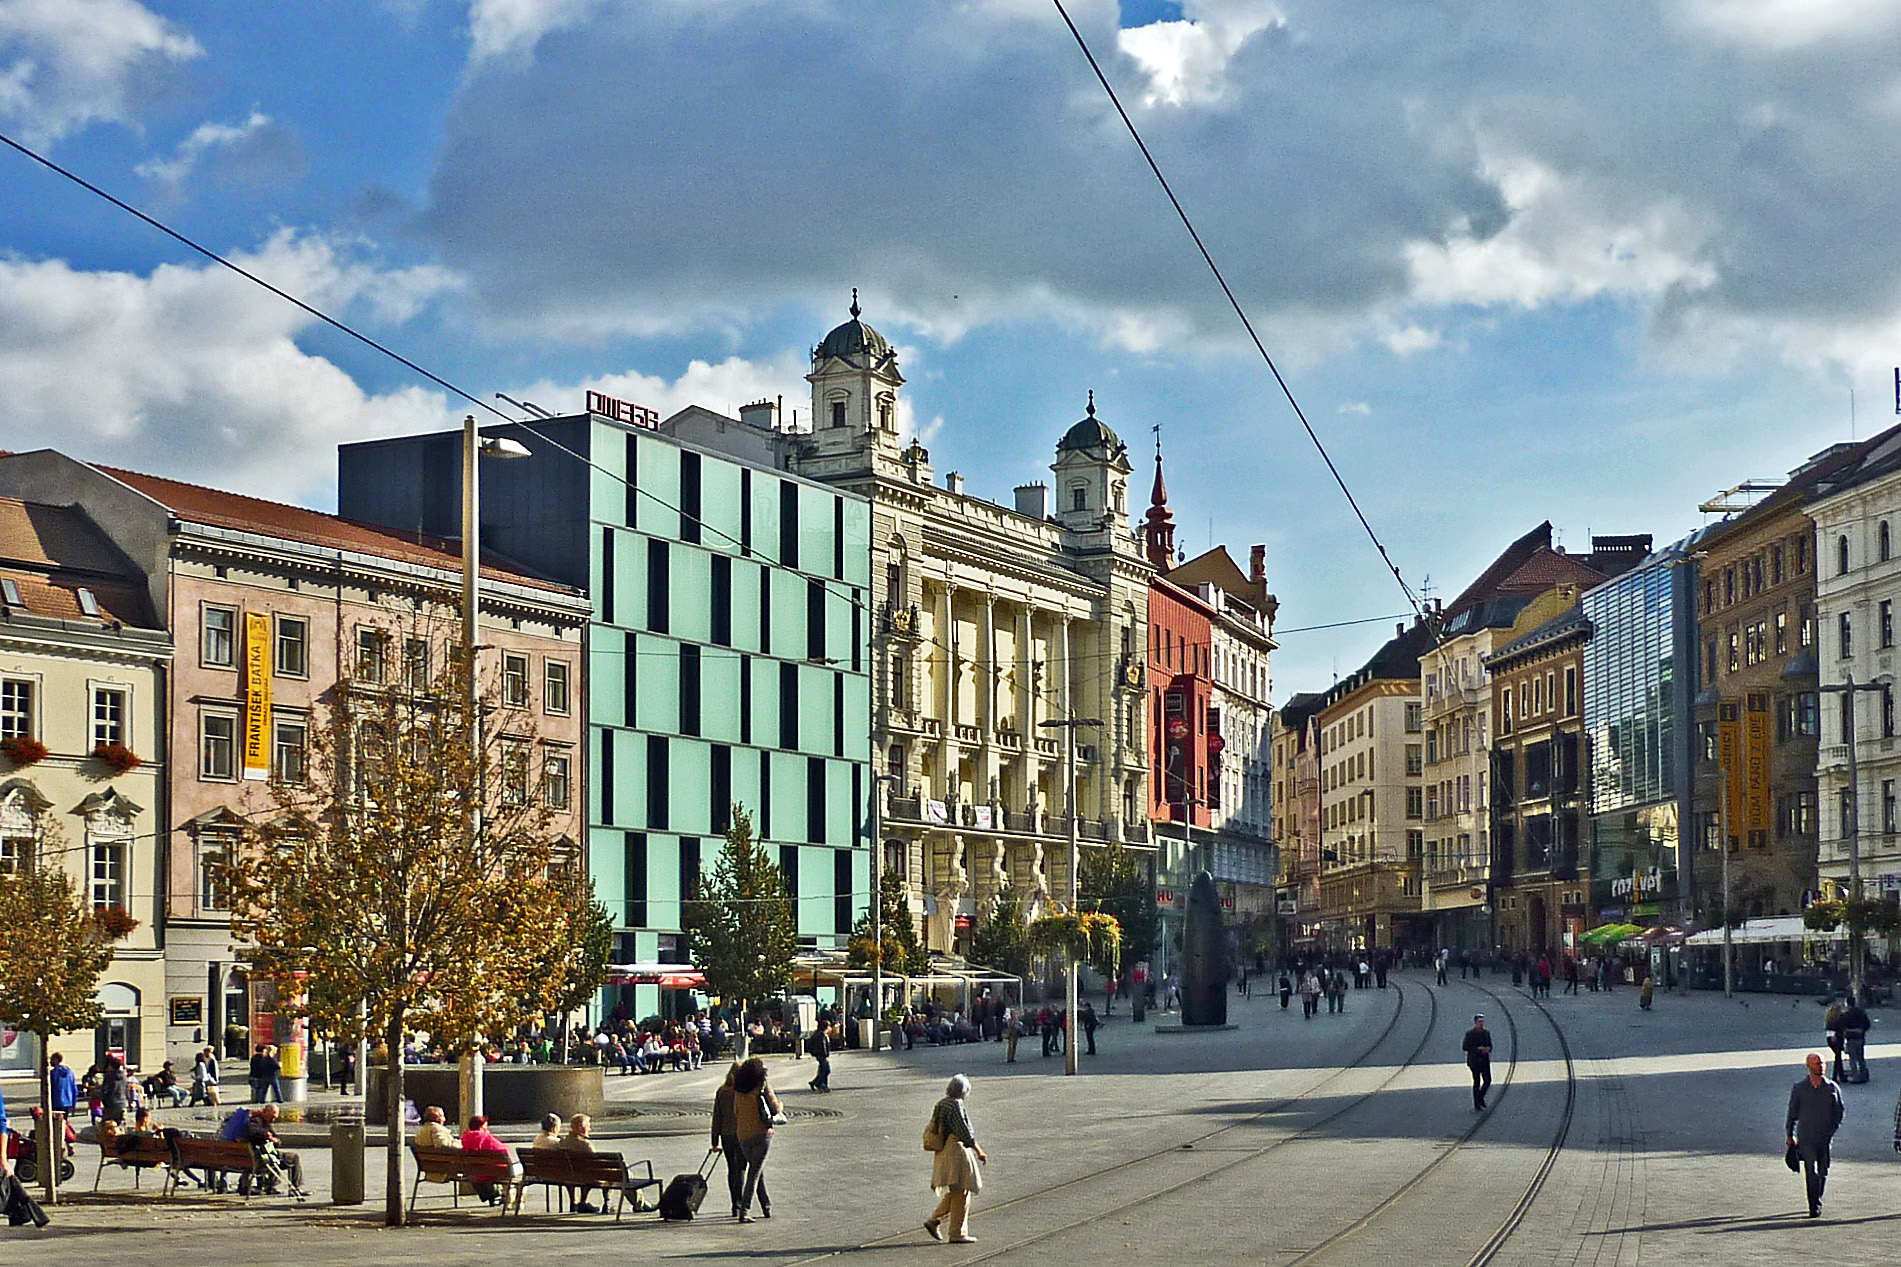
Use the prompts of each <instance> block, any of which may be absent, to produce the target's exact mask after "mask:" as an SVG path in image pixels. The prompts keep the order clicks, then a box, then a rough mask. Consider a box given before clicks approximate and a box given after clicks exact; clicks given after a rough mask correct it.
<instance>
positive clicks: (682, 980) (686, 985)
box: [659, 972, 706, 990]
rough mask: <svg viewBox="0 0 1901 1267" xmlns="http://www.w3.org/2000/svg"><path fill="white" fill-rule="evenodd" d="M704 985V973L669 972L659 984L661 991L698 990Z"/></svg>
mask: <svg viewBox="0 0 1901 1267" xmlns="http://www.w3.org/2000/svg"><path fill="white" fill-rule="evenodd" d="M705 984H706V974H705V973H704V972H669V973H666V974H665V975H663V976H662V977H661V978H660V982H659V985H660V988H661V989H662V990H698V989H700V988H701V987H703V986H704V985H705Z"/></svg>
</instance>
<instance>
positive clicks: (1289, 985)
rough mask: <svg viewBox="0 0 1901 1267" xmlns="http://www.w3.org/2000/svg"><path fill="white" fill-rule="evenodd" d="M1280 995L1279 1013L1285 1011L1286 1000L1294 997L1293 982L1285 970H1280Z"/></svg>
mask: <svg viewBox="0 0 1901 1267" xmlns="http://www.w3.org/2000/svg"><path fill="white" fill-rule="evenodd" d="M1280 995H1281V1011H1283V1012H1285V1011H1286V1010H1287V1003H1288V1000H1290V999H1292V998H1293V997H1294V982H1293V979H1292V978H1291V977H1289V976H1288V975H1287V969H1285V968H1282V969H1281V979H1280Z"/></svg>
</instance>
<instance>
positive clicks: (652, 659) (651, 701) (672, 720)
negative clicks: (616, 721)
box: [628, 634, 680, 752]
mask: <svg viewBox="0 0 1901 1267" xmlns="http://www.w3.org/2000/svg"><path fill="white" fill-rule="evenodd" d="M628 636H629V637H631V638H633V639H635V645H636V647H637V648H638V649H639V653H640V665H639V668H638V670H637V672H638V674H639V678H638V680H637V681H636V682H635V691H634V706H635V708H636V709H637V710H638V715H637V716H636V717H635V718H634V725H636V726H638V727H639V728H640V729H642V730H645V731H650V732H652V733H654V734H659V735H672V734H677V733H678V732H679V729H680V644H679V643H677V642H675V641H673V639H671V638H660V637H655V636H654V635H652V634H630V635H628ZM642 751H643V752H644V751H645V749H644V748H643V749H642Z"/></svg>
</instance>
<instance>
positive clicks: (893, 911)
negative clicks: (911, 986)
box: [846, 871, 931, 977]
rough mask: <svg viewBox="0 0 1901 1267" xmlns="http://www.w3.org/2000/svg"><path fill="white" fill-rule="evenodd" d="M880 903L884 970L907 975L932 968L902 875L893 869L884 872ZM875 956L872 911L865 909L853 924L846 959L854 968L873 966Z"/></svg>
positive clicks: (879, 915)
mask: <svg viewBox="0 0 1901 1267" xmlns="http://www.w3.org/2000/svg"><path fill="white" fill-rule="evenodd" d="M878 907H879V909H878V918H879V920H880V921H881V923H882V927H880V928H879V930H878V931H879V933H880V934H881V936H882V938H883V940H884V970H885V971H886V972H890V973H895V974H897V975H899V976H905V977H915V976H921V975H922V974H924V973H926V972H929V971H930V970H931V955H930V952H929V951H927V950H925V949H924V943H923V942H921V941H919V940H918V935H917V921H916V920H915V919H913V918H912V917H911V903H910V901H909V899H908V898H907V897H906V895H905V886H904V879H903V877H901V876H899V875H897V874H896V873H895V872H891V871H887V872H885V873H884V880H883V883H882V886H881V888H880V890H879V901H878ZM873 958H874V955H873V947H872V942H871V912H870V911H866V912H865V913H864V914H863V915H860V916H859V917H858V922H857V923H856V924H853V925H852V930H851V940H850V941H849V942H848V943H847V944H846V961H847V962H849V963H850V964H851V965H852V966H853V967H854V968H864V967H868V966H870V964H871V962H872V960H873Z"/></svg>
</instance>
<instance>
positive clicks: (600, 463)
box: [338, 402, 871, 1017]
mask: <svg viewBox="0 0 1901 1267" xmlns="http://www.w3.org/2000/svg"><path fill="white" fill-rule="evenodd" d="M618 403H619V402H613V404H615V405H618ZM618 412H621V413H623V415H624V416H623V417H619V418H615V417H608V416H606V415H603V414H597V413H585V414H577V415H572V416H568V417H561V418H553V419H547V420H542V421H537V422H534V423H531V424H518V425H503V426H497V427H492V428H487V429H485V430H484V432H483V434H484V436H490V435H495V436H506V437H508V438H510V439H513V440H516V441H519V442H520V443H521V444H523V445H525V446H526V447H527V448H528V450H529V452H530V455H531V456H530V457H529V458H528V459H527V460H521V461H512V462H487V463H485V464H484V467H483V471H482V489H481V492H482V520H481V535H482V545H483V548H484V549H488V550H493V551H496V552H497V553H499V554H502V555H505V556H507V557H508V558H509V559H511V560H513V561H515V562H517V563H519V564H521V565H523V566H524V567H526V568H528V569H529V570H531V571H535V572H540V573H543V574H545V575H547V576H549V577H551V578H553V579H557V580H561V581H565V582H567V583H569V584H572V585H577V586H582V587H585V588H586V589H587V591H588V594H589V595H590V597H591V599H592V603H593V623H592V625H591V626H590V629H589V654H588V669H587V674H586V682H585V686H584V689H585V699H586V706H587V721H588V758H589V759H588V768H587V781H588V793H587V795H588V805H589V815H588V842H587V845H588V860H589V867H590V869H591V872H592V875H593V879H594V886H595V891H596V892H597V893H598V894H599V895H600V897H601V899H602V901H604V902H605V903H606V904H607V907H608V909H609V911H610V912H611V913H612V914H613V916H614V919H615V922H616V925H617V927H618V929H619V930H620V931H619V936H618V938H617V944H616V948H615V958H616V961H617V962H621V963H682V962H685V961H686V953H685V950H686V948H685V938H684V936H683V934H682V931H681V923H680V914H681V911H680V907H681V901H682V899H683V897H684V896H685V895H686V893H687V891H688V888H689V885H690V883H691V878H692V877H693V876H694V875H695V874H696V873H698V872H699V871H700V870H701V869H702V868H706V867H710V866H711V865H712V861H713V859H714V858H715V857H716V856H717V854H718V851H719V848H720V845H721V841H722V837H723V835H724V833H725V831H726V829H727V826H728V822H729V817H730V811H731V807H733V806H735V805H737V806H740V807H742V808H743V809H745V810H746V811H747V812H748V813H750V814H751V815H752V817H753V824H754V830H755V833H756V835H757V836H758V838H759V839H761V840H763V841H765V842H766V843H767V845H768V847H770V848H772V849H773V850H775V851H776V853H777V856H778V859H779V862H780V864H781V866H782V867H783V868H784V870H785V873H786V878H787V881H788V883H789V884H790V886H791V888H792V890H793V892H794V894H795V895H796V898H797V910H798V923H799V935H800V939H801V942H802V944H804V945H806V946H807V947H809V948H813V949H819V948H837V947H843V945H844V944H845V941H846V938H847V936H848V934H849V931H850V928H851V925H852V922H853V921H854V920H855V919H856V918H857V916H858V914H859V913H860V912H861V911H863V910H864V909H865V908H866V905H867V903H868V901H869V898H870V856H869V853H868V851H867V849H868V845H867V841H866V840H865V839H864V832H865V830H866V823H865V821H864V820H865V814H866V809H867V806H868V796H869V788H870V783H869V775H868V769H869V767H868V760H869V743H870V740H869V736H870V732H871V692H870V678H869V676H868V665H867V662H866V656H867V647H868V643H869V636H870V624H869V620H868V617H867V613H866V605H865V600H866V595H867V594H868V591H869V585H870V566H871V564H870V559H871V555H870V532H871V516H870V509H869V506H868V504H867V503H866V502H865V501H864V499H862V498H859V497H855V496H853V495H851V494H849V493H841V492H839V491H837V490H835V489H832V488H828V487H826V486H824V485H820V484H816V483H813V482H811V481H808V480H803V479H800V478H798V477H796V476H792V475H788V474H785V473H783V472H780V471H775V470H772V469H770V468H769V467H761V466H753V465H749V464H746V463H744V462H740V461H736V460H734V459H733V458H731V457H728V456H722V455H718V454H714V453H711V452H707V451H703V450H700V449H697V448H694V447H691V446H688V445H684V444H681V443H679V442H678V441H675V440H673V439H670V438H668V437H666V436H662V435H660V434H659V433H658V432H656V431H654V430H652V429H651V426H652V422H651V419H650V416H648V415H646V414H644V412H642V411H639V410H637V409H633V408H623V409H622V410H620V411H618ZM339 468H340V470H339V476H340V478H339V481H338V508H339V511H340V513H341V514H343V515H344V516H345V517H347V518H352V519H360V520H367V521H369V522H373V523H379V524H384V525H388V526H390V527H395V528H402V529H410V530H415V529H419V530H421V531H423V532H426V533H437V534H441V535H443V536H454V535H456V534H457V533H458V532H459V525H460V505H461V501H460V499H461V436H460V433H440V434H435V435H425V436H410V437H402V438H398V439H393V440H381V441H373V442H368V443H364V444H354V445H346V446H343V448H342V449H341V450H340V455H339ZM619 989H620V990H622V991H623V992H624V993H621V994H619V995H616V996H615V997H613V998H611V999H610V1000H609V1001H608V1006H609V1007H610V1008H611V1007H612V1006H614V1005H615V1004H621V1005H624V1006H625V1007H626V1009H627V1011H628V1012H629V1013H630V1014H632V1015H634V1016H635V1017H640V1016H646V1015H650V1014H653V1013H654V1012H656V1011H658V1010H659V1009H660V1004H661V999H660V997H659V992H658V987H656V986H652V985H640V986H626V987H619ZM613 993H614V991H613V990H610V994H613Z"/></svg>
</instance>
